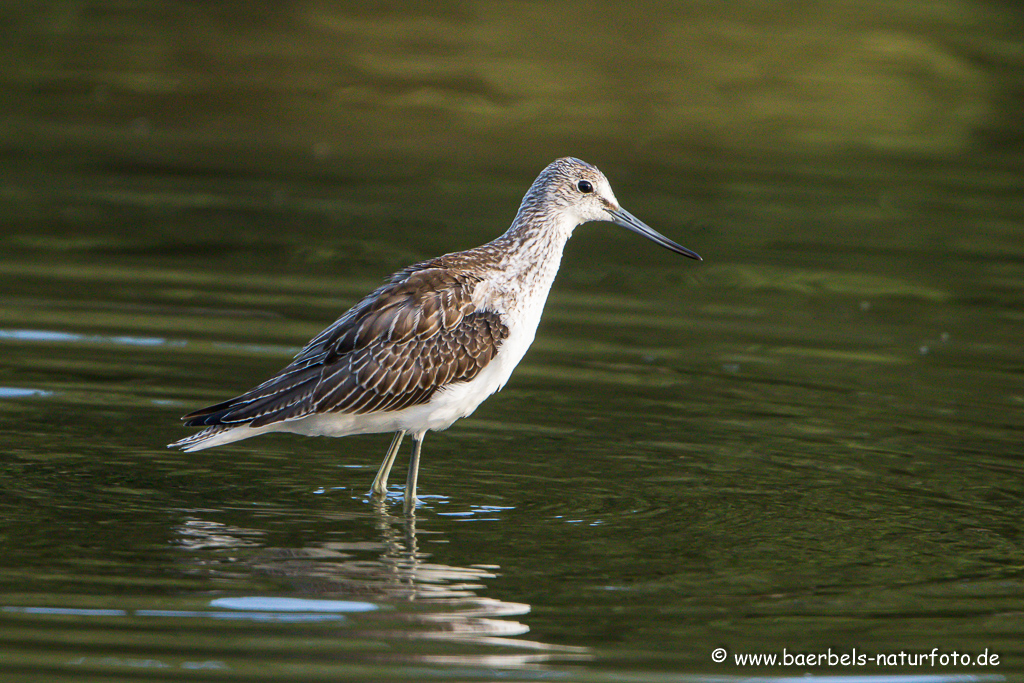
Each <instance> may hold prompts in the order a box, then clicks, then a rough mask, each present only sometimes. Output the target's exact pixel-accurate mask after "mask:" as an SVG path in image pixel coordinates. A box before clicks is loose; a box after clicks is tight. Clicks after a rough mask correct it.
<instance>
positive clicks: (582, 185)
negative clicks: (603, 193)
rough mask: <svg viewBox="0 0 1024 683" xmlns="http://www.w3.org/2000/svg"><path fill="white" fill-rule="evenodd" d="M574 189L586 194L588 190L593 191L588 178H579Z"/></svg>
mask: <svg viewBox="0 0 1024 683" xmlns="http://www.w3.org/2000/svg"><path fill="white" fill-rule="evenodd" d="M576 189H577V190H579V191H580V192H582V193H583V194H587V193H589V192H593V191H594V186H593V185H591V184H590V181H589V180H581V181H579V182H578V183H576Z"/></svg>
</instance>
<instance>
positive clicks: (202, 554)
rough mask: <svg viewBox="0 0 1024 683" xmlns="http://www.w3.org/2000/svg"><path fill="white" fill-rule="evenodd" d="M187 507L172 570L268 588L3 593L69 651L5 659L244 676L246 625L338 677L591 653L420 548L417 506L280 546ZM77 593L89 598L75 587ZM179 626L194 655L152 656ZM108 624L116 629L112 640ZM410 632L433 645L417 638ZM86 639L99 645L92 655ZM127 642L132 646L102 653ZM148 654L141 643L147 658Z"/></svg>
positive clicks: (266, 666)
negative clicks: (548, 638) (44, 600)
mask: <svg viewBox="0 0 1024 683" xmlns="http://www.w3.org/2000/svg"><path fill="white" fill-rule="evenodd" d="M184 512H185V513H186V517H185V519H184V520H183V522H182V523H181V524H180V525H179V526H178V527H177V528H175V529H174V535H173V537H172V543H173V544H174V545H175V546H177V547H178V549H179V552H181V553H184V556H183V558H182V559H180V560H179V562H178V565H179V566H178V571H180V572H183V573H184V574H186V575H189V576H191V577H193V578H200V579H203V580H208V581H209V582H210V583H211V585H216V584H217V583H218V579H224V580H227V582H228V583H230V582H231V580H232V579H231V577H239V578H240V577H248V578H247V579H246V582H249V583H254V584H257V585H258V584H259V583H261V582H266V583H267V584H268V585H273V588H272V589H270V590H271V592H272V593H273V594H274V595H268V594H266V593H263V594H258V595H244V594H242V595H237V596H232V597H217V598H212V599H209V600H206V601H202V600H197V599H196V597H195V596H193V597H188V598H172V599H168V600H163V601H154V600H143V601H141V602H142V603H143V604H145V603H149V605H148V606H138V605H136V606H134V607H130V608H122V607H98V606H68V605H39V604H10V603H8V604H5V605H4V606H3V607H2V608H0V622H2V621H6V622H7V626H8V628H16V629H18V631H19V632H20V633H22V634H23V636H27V635H28V634H30V633H37V634H39V635H43V634H46V635H45V637H46V638H47V639H59V640H62V641H63V642H65V643H66V644H67V647H68V652H67V653H66V654H61V655H59V656H57V657H53V655H52V654H48V653H46V652H33V651H32V650H31V649H24V650H23V651H21V652H11V651H8V652H7V653H5V654H6V655H7V656H8V661H12V659H13V660H14V661H19V660H20V661H21V663H22V665H23V666H55V667H57V669H58V670H63V671H65V672H68V671H72V670H75V669H85V670H88V671H90V672H92V673H100V672H108V673H111V674H116V673H117V672H118V671H124V670H126V669H135V668H143V669H159V670H164V669H168V670H188V671H218V672H223V673H234V674H240V673H244V671H245V670H246V668H247V667H246V666H245V665H240V664H239V661H238V658H239V657H244V656H246V655H245V654H244V653H243V652H242V651H235V649H236V648H235V646H233V645H232V643H233V642H234V640H235V639H236V638H238V637H239V636H242V635H244V637H245V639H246V640H247V641H248V642H263V643H265V644H269V643H270V642H271V639H273V640H275V641H279V642H280V644H278V645H274V646H273V647H272V648H271V649H273V650H277V649H279V648H280V647H282V645H283V646H284V647H287V648H289V649H291V650H305V649H308V648H310V647H311V643H310V639H312V640H313V641H314V642H315V643H316V647H317V649H318V653H317V661H320V662H322V663H321V664H319V665H313V664H312V662H310V663H309V666H304V668H307V669H309V670H314V669H316V668H317V667H318V666H319V667H321V668H322V669H323V670H325V671H331V670H333V669H334V668H336V667H340V668H337V671H336V673H338V674H343V675H345V674H351V673H352V672H353V671H356V672H358V671H359V670H360V668H359V667H360V666H371V665H373V664H374V663H389V664H390V665H393V666H454V667H459V668H463V669H467V670H472V669H474V668H488V667H498V668H502V669H515V668H518V667H523V666H528V665H529V666H534V665H538V664H543V663H545V662H554V661H567V660H570V661H586V660H588V659H590V655H589V654H588V651H587V648H583V647H572V646H555V645H550V644H545V643H541V642H538V641H534V640H529V639H525V638H523V637H522V636H524V635H525V634H526V633H528V632H529V630H530V629H529V627H528V626H526V625H525V624H523V623H520V622H519V621H516V620H515V619H513V617H520V616H524V615H527V614H529V612H530V607H529V605H525V604H520V603H512V602H506V601H502V600H498V599H494V598H489V597H486V596H483V595H480V594H479V593H481V592H482V591H485V590H486V583H487V581H488V580H491V579H494V578H496V576H497V575H498V574H499V572H500V568H499V567H497V566H495V565H473V566H465V567H458V566H451V565H445V564H440V563H437V562H431V561H430V559H431V557H430V553H427V552H425V551H423V550H422V549H420V547H419V542H418V536H419V534H420V533H422V532H418V531H417V520H416V517H415V516H410V517H394V516H391V515H389V514H388V512H387V510H386V509H385V508H384V506H383V505H381V504H378V505H377V506H376V510H375V511H374V512H373V513H372V514H369V515H368V514H366V513H360V514H359V515H357V517H358V518H360V519H361V520H363V521H368V520H371V519H372V520H374V521H373V522H372V526H373V528H375V529H376V532H377V539H376V540H373V539H369V538H367V539H361V540H357V541H353V542H323V543H319V544H315V545H312V546H308V547H294V548H287V547H271V546H268V545H266V538H267V536H268V532H267V530H265V529H257V528H244V527H239V526H234V525H229V524H224V523H221V522H215V521H211V520H209V519H204V518H203V516H202V513H203V511H202V510H190V511H184ZM429 533H430V535H431V536H432V537H433V540H434V542H438V541H439V540H441V539H439V538H437V536H438V532H429ZM285 596H286V597H285ZM27 598H28V596H24V597H23V598H22V599H23V600H25V599H27ZM78 599H79V600H80V601H81V602H88V601H89V600H88V599H87V598H85V597H84V596H81V597H79V598H78ZM101 602H106V603H108V604H110V603H114V604H116V603H117V602H118V601H116V600H105V601H104V600H101ZM189 624H191V625H189ZM289 627H292V628H295V629H302V630H298V631H290V630H288V628H289ZM182 628H185V629H188V631H190V632H191V633H192V637H191V638H190V639H189V642H188V651H189V652H190V653H192V654H191V655H190V656H189V657H185V658H183V657H181V656H176V657H167V656H164V655H161V654H160V649H161V648H160V647H159V646H158V642H159V636H157V639H155V640H154V637H153V635H149V634H166V636H165V637H168V638H173V637H174V636H173V634H174V633H176V632H178V631H180V630H181V629H182ZM309 628H313V629H315V630H314V631H313V632H310V631H309V630H306V629H309ZM0 630H2V627H0ZM86 633H92V634H94V636H93V638H92V639H91V640H94V641H95V642H94V643H90V644H87V643H86V641H84V640H82V638H83V636H84V635H85V634H86ZM104 633H109V634H110V635H111V636H113V635H114V633H120V636H118V640H116V641H115V640H108V639H107V637H105V636H104V635H102V634H104ZM418 642H433V643H439V644H441V645H440V646H425V647H420V646H417V645H416V643H418ZM96 645H99V646H100V647H101V648H102V650H103V651H104V652H107V653H108V654H103V655H97V654H89V652H90V651H91V650H92V649H93V648H94V647H95V646H96ZM265 647H266V645H264V646H261V649H263V650H264V652H263V654H261V655H260V656H261V657H263V656H265V655H266V654H267V652H266V650H265ZM124 648H128V649H127V650H125V652H126V653H127V652H129V651H130V652H131V655H128V654H125V655H124V656H120V655H112V654H109V653H111V652H116V651H118V650H120V649H124ZM147 650H150V651H151V653H149V654H147V655H146V656H143V655H142V653H144V652H146V651H147ZM83 652H85V654H82V653H83ZM332 652H333V653H336V654H342V653H344V655H345V659H344V664H343V665H332V664H328V663H327V662H328V661H329V660H330V654H329V653H332ZM213 653H217V656H213ZM200 655H207V657H205V658H204V657H203V656H200ZM250 666H251V665H250ZM286 670H287V667H284V668H282V666H281V665H280V664H276V663H274V662H273V661H265V662H264V663H263V664H262V665H261V676H263V677H270V678H275V677H276V676H278V675H282V674H284V673H285V672H286ZM261 680H262V678H261Z"/></svg>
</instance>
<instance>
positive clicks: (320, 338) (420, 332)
mask: <svg viewBox="0 0 1024 683" xmlns="http://www.w3.org/2000/svg"><path fill="white" fill-rule="evenodd" d="M432 265H433V262H428V263H426V264H422V265H421V266H414V267H412V268H410V269H407V270H405V271H402V272H400V273H398V274H396V275H395V276H394V277H393V278H392V279H391V281H390V282H389V283H387V284H385V285H384V286H382V287H380V288H379V289H377V290H376V291H375V292H373V293H372V294H370V295H369V296H367V297H366V298H365V299H363V300H362V301H361V302H359V303H358V304H356V305H355V306H354V307H353V308H352V309H351V310H349V311H348V312H347V313H346V314H345V315H343V316H342V317H341V318H339V319H338V320H337V322H335V323H334V324H333V325H331V326H330V327H328V328H327V329H325V330H324V331H323V332H321V333H320V334H319V335H317V336H316V337H315V338H314V339H313V340H312V341H311V342H310V343H309V344H308V345H307V346H306V348H304V349H303V350H302V351H301V352H299V354H298V355H297V356H296V357H295V360H294V361H292V363H291V364H290V365H288V366H287V367H286V368H284V369H283V370H282V371H281V372H279V373H278V374H277V375H275V376H274V377H272V378H270V379H269V380H267V381H266V382H264V383H263V384H261V385H260V386H258V387H256V388H255V389H252V390H251V391H249V392H247V393H245V394H243V395H241V396H239V397H237V398H234V399H231V400H230V401H225V402H224V403H219V404H217V405H214V406H210V407H208V408H204V409H203V410H199V411H196V412H194V413H191V414H189V415H186V416H185V417H184V418H182V419H184V420H186V423H185V424H186V425H188V426H191V427H199V426H210V425H230V424H245V423H249V424H251V426H253V427H259V426H263V425H266V424H270V423H273V422H279V421H282V420H288V419H293V418H297V417H302V416H304V415H309V414H312V413H330V412H343V413H357V414H361V413H372V412H381V411H395V410H402V409H403V408H408V407H410V406H414V405H419V404H421V403H426V402H427V401H429V400H430V398H431V396H433V395H434V392H435V391H437V390H438V389H440V388H442V387H444V386H447V385H449V384H452V383H454V382H466V381H469V380H471V379H473V378H474V377H476V375H477V374H478V373H479V372H480V370H482V369H483V368H484V367H485V366H486V365H487V364H488V363H489V362H490V361H491V359H492V358H494V355H495V354H496V353H497V351H498V347H499V346H500V345H501V342H502V341H503V340H504V339H505V338H506V337H508V328H507V327H506V326H505V325H504V324H503V323H502V322H501V318H500V316H499V314H498V313H496V312H494V311H486V310H480V309H477V307H476V306H475V305H474V304H473V301H472V294H473V289H474V288H475V287H476V285H477V283H479V281H480V279H479V278H478V277H476V276H474V275H472V274H469V273H463V272H453V271H451V270H448V269H444V268H438V267H431V266H432Z"/></svg>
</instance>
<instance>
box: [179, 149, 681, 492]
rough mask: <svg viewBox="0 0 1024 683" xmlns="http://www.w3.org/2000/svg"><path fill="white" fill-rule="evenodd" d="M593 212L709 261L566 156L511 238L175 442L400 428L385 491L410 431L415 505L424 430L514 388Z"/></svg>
mask: <svg viewBox="0 0 1024 683" xmlns="http://www.w3.org/2000/svg"><path fill="white" fill-rule="evenodd" d="M590 221H610V222H612V223H616V224H618V225H620V226H622V227H624V228H627V229H629V230H632V231H633V232H636V233H638V234H640V235H643V236H644V237H646V238H648V239H650V240H652V241H653V242H655V243H656V244H660V245H661V246H663V247H665V248H666V249H669V250H670V251H673V252H675V253H677V254H681V255H683V256H687V257H689V258H692V259H697V260H700V256H698V255H697V254H696V253H694V252H692V251H690V250H689V249H686V248H685V247H682V246H680V245H678V244H676V243H675V242H673V241H672V240H670V239H668V238H667V237H665V236H664V235H661V234H660V233H658V232H656V231H655V230H654V229H653V228H651V227H649V226H648V225H646V224H645V223H643V222H641V221H640V220H639V219H637V218H636V217H634V216H633V215H632V214H630V213H629V212H628V211H626V210H625V209H623V208H622V207H621V206H619V202H618V200H617V199H616V198H615V195H614V194H613V193H612V188H611V186H610V185H609V184H608V180H607V179H606V178H605V176H604V174H603V173H601V171H599V170H597V168H595V167H594V166H591V165H590V164H588V163H586V162H583V161H580V160H579V159H574V158H571V157H567V158H564V159H558V160H556V161H554V162H552V163H551V164H550V165H549V166H548V167H547V168H545V169H544V170H543V171H542V172H541V174H540V175H539V176H537V180H535V181H534V183H533V185H532V186H531V187H530V189H529V191H528V192H527V193H526V196H525V197H524V198H523V202H522V204H521V205H520V207H519V212H518V213H517V214H516V217H515V220H513V221H512V226H511V227H510V228H509V229H508V231H506V232H505V234H504V235H502V236H501V237H498V238H497V239H495V240H493V241H491V242H488V243H487V244H485V245H483V246H480V247H477V248H475V249H470V250H468V251H460V252H455V253H451V254H446V255H444V256H440V257H438V258H434V259H430V260H429V261H423V262H421V263H417V264H415V265H412V266H409V267H408V268H406V269H404V270H401V271H399V272H398V273H395V274H394V275H392V276H391V278H389V279H388V280H387V282H386V283H385V284H383V285H381V286H380V287H378V288H377V289H376V290H375V291H373V292H371V293H370V294H369V295H368V296H367V297H365V298H364V299H363V300H362V301H360V302H359V303H357V304H356V305H355V306H353V307H352V308H351V309H350V310H349V311H348V312H347V313H345V314H344V315H343V316H341V317H340V318H338V320H337V321H336V322H334V324H332V325H331V326H330V327H328V328H327V329H325V330H324V331H323V332H321V333H320V334H318V335H317V336H316V337H314V338H313V340H312V341H310V342H309V344H307V345H306V347H305V348H303V349H302V351H300V352H299V353H298V355H297V356H295V359H294V360H293V361H292V362H291V363H290V364H289V365H288V366H287V367H285V368H284V369H283V370H281V371H280V372H279V373H277V374H276V375H274V376H273V377H271V378H270V379H268V380H267V381H266V382H264V383H263V384H260V385H259V386H258V387H256V388H255V389H252V390H250V391H247V392H246V393H244V394H242V395H241V396H238V397H237V398H233V399H231V400H229V401H224V402H223V403H218V404H217V405H213V406H210V407H208V408H203V409H202V410H197V411H195V412H194V413H189V414H188V415H186V416H185V417H183V418H182V419H183V420H185V425H186V426H189V427H204V428H205V429H203V430H202V431H200V432H197V433H195V434H193V435H191V436H189V437H186V438H184V439H181V440H180V441H176V442H175V443H172V444H170V446H172V447H179V448H182V449H183V450H185V451H198V450H201V449H203V448H210V447H212V446H220V445H223V444H226V443H231V442H233V441H238V440H240V439H248V438H249V437H252V436H256V435H258V434H265V433H267V432H291V433H294V434H304V435H307V436H349V435H351V434H372V433H378V432H394V433H395V437H394V439H393V440H392V442H391V446H390V448H388V452H387V455H386V456H385V457H384V462H383V463H382V464H381V466H380V469H379V470H378V472H377V476H376V478H375V479H374V481H373V487H372V494H373V495H374V496H379V497H384V496H386V493H387V482H388V475H389V474H390V472H391V466H392V465H393V464H394V461H395V457H396V456H397V455H398V449H399V447H400V446H401V444H402V439H403V438H404V437H405V435H406V434H411V435H412V441H413V449H412V456H411V458H410V461H409V474H408V478H407V479H406V485H405V496H404V499H405V500H404V506H405V510H406V512H409V511H411V510H412V509H414V507H415V505H416V479H417V476H418V474H419V461H420V449H421V447H422V445H423V437H424V435H425V434H426V433H427V432H428V431H439V430H442V429H446V428H448V427H449V426H451V424H452V423H454V422H455V421H456V420H458V419H459V418H463V417H466V416H468V415H470V414H471V413H472V412H473V411H474V410H476V407H477V406H479V405H480V404H481V403H482V402H483V401H484V399H486V398H487V397H488V396H490V395H491V394H493V393H494V392H496V391H498V390H499V389H501V388H502V387H503V386H504V385H505V382H507V381H508V378H509V377H510V376H511V374H512V371H513V370H514V369H515V367H516V365H518V364H519V361H520V360H522V358H523V355H524V354H525V353H526V350H527V349H528V348H529V347H530V344H531V343H532V342H533V338H534V335H535V334H536V331H537V325H538V323H539V322H540V316H541V312H542V311H543V309H544V302H545V301H546V300H547V298H548V291H549V290H550V289H551V283H552V282H553V281H554V279H555V275H556V274H557V272H558V266H559V263H560V262H561V260H562V250H563V248H564V247H565V243H566V241H567V240H568V239H569V237H570V236H571V235H572V233H573V230H574V229H576V227H577V226H579V225H581V224H583V223H587V222H590Z"/></svg>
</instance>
